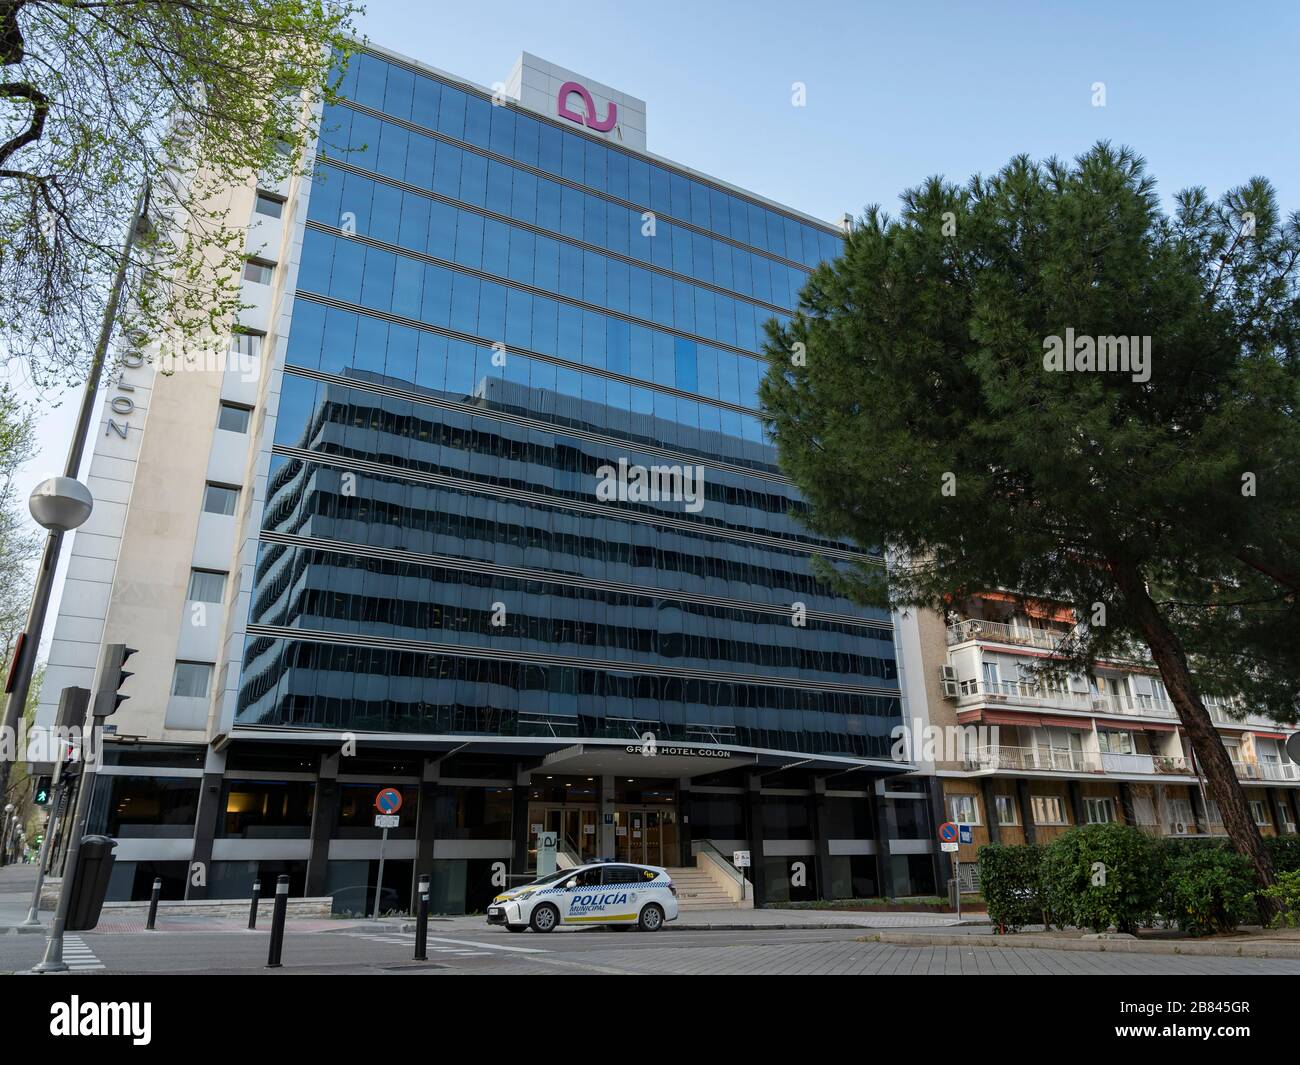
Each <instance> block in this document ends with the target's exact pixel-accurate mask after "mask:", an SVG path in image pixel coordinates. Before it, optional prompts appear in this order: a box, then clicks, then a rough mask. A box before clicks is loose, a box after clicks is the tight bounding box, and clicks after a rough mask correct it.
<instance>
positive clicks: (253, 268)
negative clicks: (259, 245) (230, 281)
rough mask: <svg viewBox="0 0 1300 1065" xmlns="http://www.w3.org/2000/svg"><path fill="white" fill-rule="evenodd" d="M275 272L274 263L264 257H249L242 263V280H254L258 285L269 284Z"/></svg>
mask: <svg viewBox="0 0 1300 1065" xmlns="http://www.w3.org/2000/svg"><path fill="white" fill-rule="evenodd" d="M274 272H275V263H268V262H266V261H265V260H264V259H249V260H248V262H246V263H244V280H245V281H255V282H257V284H259V285H269V284H270V283H271V277H272V275H273V274H274Z"/></svg>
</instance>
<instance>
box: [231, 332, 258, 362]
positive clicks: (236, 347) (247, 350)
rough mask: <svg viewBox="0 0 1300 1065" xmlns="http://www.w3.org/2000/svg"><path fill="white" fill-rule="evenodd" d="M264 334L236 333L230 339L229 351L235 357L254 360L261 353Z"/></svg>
mask: <svg viewBox="0 0 1300 1065" xmlns="http://www.w3.org/2000/svg"><path fill="white" fill-rule="evenodd" d="M265 335H266V334H265V333H236V334H234V335H233V336H232V337H231V338H230V350H231V352H232V353H233V354H235V355H242V356H244V357H246V358H250V359H255V358H257V356H258V355H260V354H261V353H262V338H263V337H264V336H265Z"/></svg>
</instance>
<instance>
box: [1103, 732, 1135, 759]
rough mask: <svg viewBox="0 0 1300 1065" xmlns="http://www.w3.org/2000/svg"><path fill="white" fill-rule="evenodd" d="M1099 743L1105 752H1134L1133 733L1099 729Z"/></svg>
mask: <svg viewBox="0 0 1300 1065" xmlns="http://www.w3.org/2000/svg"><path fill="white" fill-rule="evenodd" d="M1097 744H1098V746H1100V747H1101V750H1102V753H1103V754H1132V753H1133V733H1131V732H1106V731H1099V732H1098V733H1097Z"/></svg>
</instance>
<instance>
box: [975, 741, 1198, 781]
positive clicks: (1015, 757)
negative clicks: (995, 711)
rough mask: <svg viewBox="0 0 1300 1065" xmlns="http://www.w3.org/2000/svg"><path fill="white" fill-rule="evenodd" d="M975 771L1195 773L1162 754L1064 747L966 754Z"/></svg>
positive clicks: (1004, 748) (992, 748) (1002, 748)
mask: <svg viewBox="0 0 1300 1065" xmlns="http://www.w3.org/2000/svg"><path fill="white" fill-rule="evenodd" d="M964 762H965V768H966V769H968V770H971V771H983V772H992V771H997V770H999V769H1002V770H1012V771H1015V770H1034V771H1039V772H1056V773H1099V774H1105V773H1119V774H1123V775H1130V774H1132V775H1144V776H1145V775H1150V776H1164V775H1173V776H1181V775H1185V774H1187V773H1190V772H1191V769H1190V767H1189V765H1188V762H1187V759H1186V758H1182V757H1179V756H1172V755H1161V754H1110V753H1108V752H1103V753H1100V754H1094V753H1093V752H1091V751H1074V750H1066V749H1064V748H1061V747H1007V746H1003V745H1000V744H998V745H990V746H987V747H976V748H973V749H972V750H969V751H967V752H966V757H965V759H964Z"/></svg>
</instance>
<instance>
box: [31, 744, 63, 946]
mask: <svg viewBox="0 0 1300 1065" xmlns="http://www.w3.org/2000/svg"><path fill="white" fill-rule="evenodd" d="M67 792H68V785H67V783H66V782H65V781H64V778H63V762H62V760H60V761H57V762H55V763H54V795H53V796H52V797H51V798H50V819H49V821H47V822H46V823H45V835H44V837H43V838H42V839H41V852H40V854H39V855H38V856H37V858H36V886H35V887H34V888H32V905H31V908H30V909H29V910H28V911H27V920H25V921H24V922H23V923H22V925H21V927H23V928H34V927H36V926H37V925H39V924H40V923H41V918H40V916H39V915H40V910H41V888H43V887H44V886H45V862H46V859H47V858H48V857H49V853H50V849H51V848H52V847H53V846H54V831H55V829H57V828H58V826H59V818H60V817H61V816H62V814H63V804H64V802H65V801H66V798H67Z"/></svg>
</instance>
